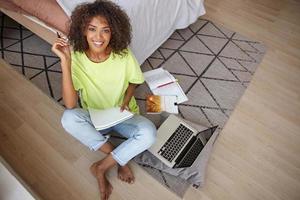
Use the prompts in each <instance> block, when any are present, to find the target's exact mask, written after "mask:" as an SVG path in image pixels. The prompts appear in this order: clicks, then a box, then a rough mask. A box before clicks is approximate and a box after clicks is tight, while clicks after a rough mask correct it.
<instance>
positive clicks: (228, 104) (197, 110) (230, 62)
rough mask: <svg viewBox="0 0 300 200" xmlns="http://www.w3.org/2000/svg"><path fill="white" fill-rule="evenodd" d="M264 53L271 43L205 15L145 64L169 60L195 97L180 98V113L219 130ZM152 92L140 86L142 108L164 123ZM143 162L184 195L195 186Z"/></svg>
mask: <svg viewBox="0 0 300 200" xmlns="http://www.w3.org/2000/svg"><path fill="white" fill-rule="evenodd" d="M264 54H265V46H264V45H263V44H262V43H259V42H257V41H253V40H251V39H249V38H246V37H243V36H241V35H240V34H238V33H235V32H233V31H230V30H228V29H226V28H224V27H222V26H219V25H216V24H214V23H213V22H211V21H208V20H204V19H199V20H198V21H197V22H196V23H194V24H192V25H190V26H189V27H188V28H186V29H182V30H177V31H175V32H174V34H173V35H172V36H171V37H170V38H169V39H168V40H167V41H166V42H165V43H164V44H163V45H161V47H160V48H158V49H157V50H156V51H155V52H154V54H153V55H151V56H150V57H149V58H148V59H147V60H146V62H145V63H144V64H143V65H142V70H143V71H148V70H151V69H155V68H158V67H161V66H163V68H164V69H166V70H168V71H169V72H170V73H171V74H173V75H174V76H175V78H176V79H177V80H179V84H180V85H181V87H182V88H183V90H184V92H185V94H186V95H187V97H188V99H189V100H188V101H186V102H184V103H182V104H179V115H180V117H182V118H184V119H186V120H189V121H191V122H194V123H198V124H201V125H204V126H207V127H211V126H215V125H218V130H216V131H217V132H220V131H221V130H222V128H223V127H224V125H225V123H226V122H227V120H228V119H229V117H230V114H231V113H232V112H233V110H234V108H235V105H236V104H237V102H238V101H239V99H240V98H241V96H242V94H243V93H244V91H245V89H246V88H247V86H248V85H249V83H250V81H251V78H252V76H253V74H254V72H255V70H256V68H257V66H258V64H259V63H260V62H261V60H262V58H263V56H264ZM149 93H151V91H150V89H149V88H148V86H147V85H146V84H143V85H141V86H140V87H139V88H137V92H136V95H135V96H136V97H137V100H138V103H139V105H140V110H141V113H142V114H143V115H145V116H146V117H147V118H149V119H151V120H152V121H153V122H154V123H155V124H156V126H157V127H158V126H159V125H160V124H161V123H162V122H163V120H164V119H165V117H163V116H161V115H153V114H152V115H147V114H146V113H145V96H146V94H149ZM146 156H151V154H146ZM141 167H143V168H144V169H145V170H146V171H147V172H148V173H149V174H150V175H152V176H153V177H155V179H156V180H158V181H159V182H160V183H162V184H163V185H164V186H165V187H167V188H168V189H170V190H171V191H173V192H175V193H176V194H177V195H178V196H180V197H183V196H184V193H185V192H186V190H187V189H188V187H189V186H190V184H189V183H188V182H187V181H185V180H184V179H181V178H180V177H178V176H172V175H169V174H168V173H165V172H163V171H161V170H158V169H155V168H153V167H152V166H149V165H147V164H141ZM202 176H204V175H202ZM204 177H205V176H204ZM201 185H203V183H202V184H201Z"/></svg>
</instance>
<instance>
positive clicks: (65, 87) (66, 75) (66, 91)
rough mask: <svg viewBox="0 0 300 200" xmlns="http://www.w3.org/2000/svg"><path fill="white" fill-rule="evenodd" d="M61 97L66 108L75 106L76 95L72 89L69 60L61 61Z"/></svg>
mask: <svg viewBox="0 0 300 200" xmlns="http://www.w3.org/2000/svg"><path fill="white" fill-rule="evenodd" d="M61 69H62V97H63V100H64V103H65V106H66V108H69V109H72V108H75V107H76V105H77V101H78V95H77V92H76V90H75V89H74V86H73V82H72V75H71V61H62V60H61Z"/></svg>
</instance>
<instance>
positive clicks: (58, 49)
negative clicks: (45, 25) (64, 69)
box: [51, 38, 71, 61]
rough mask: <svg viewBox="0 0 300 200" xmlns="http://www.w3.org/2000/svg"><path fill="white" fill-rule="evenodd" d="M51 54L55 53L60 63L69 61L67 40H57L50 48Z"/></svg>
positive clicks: (69, 54)
mask: <svg viewBox="0 0 300 200" xmlns="http://www.w3.org/2000/svg"><path fill="white" fill-rule="evenodd" d="M51 50H52V52H53V53H55V54H56V55H57V56H58V57H59V58H60V60H61V61H70V60H71V51H70V45H69V43H68V41H67V39H64V38H57V39H56V41H55V42H54V44H53V45H52V48H51Z"/></svg>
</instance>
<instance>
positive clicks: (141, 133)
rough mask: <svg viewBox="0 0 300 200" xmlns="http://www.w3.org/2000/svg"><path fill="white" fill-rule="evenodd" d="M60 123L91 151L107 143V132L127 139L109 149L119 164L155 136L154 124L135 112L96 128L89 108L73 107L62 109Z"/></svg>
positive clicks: (146, 144) (129, 158) (143, 148)
mask: <svg viewBox="0 0 300 200" xmlns="http://www.w3.org/2000/svg"><path fill="white" fill-rule="evenodd" d="M61 123H62V126H63V127H64V129H65V130H66V131H67V132H68V133H70V134H71V135H72V136H73V137H75V138H76V139H77V140H79V141H80V142H81V143H83V144H84V145H86V146H87V147H89V148H90V149H91V150H93V151H97V150H98V149H99V148H100V147H101V146H102V145H103V144H104V143H106V142H107V140H108V138H109V136H108V135H105V134H106V133H108V132H109V131H112V130H113V131H116V132H118V133H119V134H121V135H122V136H124V137H126V138H128V139H127V140H125V141H124V142H123V143H122V144H120V145H119V146H118V147H116V148H115V149H114V150H113V151H112V152H111V154H112V156H113V158H114V159H115V160H116V161H117V162H118V163H119V164H120V165H121V166H124V165H125V164H126V163H127V162H128V161H129V160H131V159H132V158H133V157H135V156H136V155H138V154H139V153H141V152H143V151H145V150H146V149H148V148H149V147H150V146H151V145H152V144H153V143H154V141H155V135H156V128H155V126H154V124H153V123H152V122H151V121H150V120H148V119H147V118H145V117H143V116H141V115H134V116H133V117H132V118H130V119H128V120H126V121H124V122H122V123H120V124H117V125H115V126H113V127H111V128H108V129H105V130H101V131H97V130H96V129H95V128H94V126H93V124H92V122H91V119H90V115H89V113H88V111H86V110H84V109H81V108H75V109H67V110H65V112H64V113H63V116H62V119H61Z"/></svg>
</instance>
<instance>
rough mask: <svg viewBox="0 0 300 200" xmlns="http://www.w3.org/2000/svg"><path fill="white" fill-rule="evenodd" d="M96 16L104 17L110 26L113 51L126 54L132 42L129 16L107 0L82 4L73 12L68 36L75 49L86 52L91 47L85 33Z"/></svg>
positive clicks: (110, 44) (110, 43)
mask: <svg viewBox="0 0 300 200" xmlns="http://www.w3.org/2000/svg"><path fill="white" fill-rule="evenodd" d="M96 16H101V17H104V18H105V19H106V20H107V22H108V24H109V26H110V29H111V40H110V42H109V46H110V47H111V49H112V52H113V53H116V54H119V55H123V54H126V53H127V51H126V49H127V47H128V45H129V44H130V42H131V25H130V20H129V17H128V16H127V14H126V13H125V11H123V10H122V9H121V8H120V7H119V6H118V5H116V4H115V3H113V2H111V1H107V0H96V1H95V2H94V3H84V4H81V5H79V6H77V7H76V8H75V10H74V11H73V12H72V15H71V20H70V29H69V34H68V38H69V41H70V43H71V44H72V45H73V49H74V51H79V52H85V51H86V50H87V49H88V48H89V46H88V43H87V40H86V37H85V36H84V33H85V31H86V29H87V26H88V24H89V22H90V21H91V20H92V18H93V17H96Z"/></svg>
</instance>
